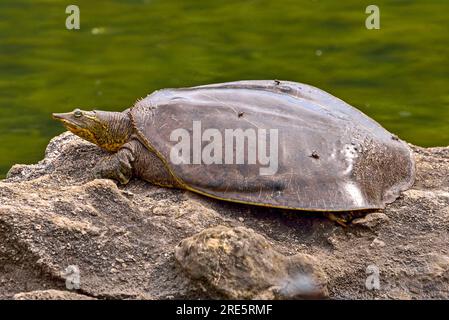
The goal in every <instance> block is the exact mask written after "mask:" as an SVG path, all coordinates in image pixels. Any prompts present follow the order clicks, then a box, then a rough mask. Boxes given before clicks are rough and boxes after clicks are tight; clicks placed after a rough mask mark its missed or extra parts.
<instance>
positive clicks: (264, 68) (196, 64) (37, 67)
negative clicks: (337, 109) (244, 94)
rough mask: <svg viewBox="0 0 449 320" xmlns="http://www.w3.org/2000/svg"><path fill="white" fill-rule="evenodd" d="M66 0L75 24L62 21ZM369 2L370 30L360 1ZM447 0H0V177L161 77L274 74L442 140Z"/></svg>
mask: <svg viewBox="0 0 449 320" xmlns="http://www.w3.org/2000/svg"><path fill="white" fill-rule="evenodd" d="M70 4H76V5H78V6H79V8H80V12H81V29H80V30H67V29H66V27H65V20H66V18H67V16H68V15H67V14H66V13H65V9H66V7H67V6H68V5H70ZM369 4H376V5H377V6H379V8H380V21H381V23H380V26H381V29H380V30H367V29H366V28H365V19H366V18H367V16H368V14H366V13H365V9H366V7H367V6H368V5H369ZM448 12H449V1H446V0H439V1H438V0H433V1H429V0H428V1H405V0H396V1H380V0H376V1H375V3H373V1H360V0H346V1H335V0H315V1H312V0H302V1H301V0H286V1H273V0H248V1H243V0H214V1H210V0H196V1H193V0H192V1H181V0H179V1H174V0H128V1H125V0H120V1H119V0H108V1H105V0H96V1H89V0H78V1H57V0H1V1H0V178H3V177H4V176H5V174H6V172H7V171H8V169H9V168H10V167H11V166H12V165H13V164H15V163H33V162H36V161H38V160H40V159H41V158H42V157H43V155H44V151H45V146H46V145H47V143H48V141H49V140H50V139H51V138H52V137H53V136H55V135H57V134H59V133H61V132H63V131H64V129H63V127H62V126H61V125H60V124H58V123H56V122H55V121H53V120H51V118H50V115H51V113H52V112H63V111H71V110H72V109H74V108H75V107H82V108H84V109H94V108H95V109H105V110H117V111H119V110H120V111H121V110H124V109H126V108H128V107H130V106H131V105H132V104H133V103H134V102H135V100H136V99H137V98H140V97H144V96H146V95H147V94H148V93H151V92H152V91H154V90H156V89H159V88H165V87H185V86H194V85H199V84H207V83H214V82H224V81H232V80H243V79H283V80H292V81H297V82H304V83H307V84H311V85H314V86H317V87H319V88H321V89H324V90H326V91H328V92H330V93H332V94H333V95H335V96H337V97H339V98H341V99H343V100H345V101H347V102H348V103H350V104H352V105H353V106H355V107H357V108H359V109H361V110H362V111H363V112H365V113H366V114H367V115H369V116H371V117H372V118H374V119H375V120H377V121H378V122H380V123H381V124H382V125H383V126H384V127H385V128H387V129H388V130H390V131H391V132H393V133H395V134H397V135H398V136H399V137H401V138H402V139H405V140H407V141H408V142H411V143H414V144H417V145H421V146H442V145H449V46H448V44H449V21H448V20H449V19H448Z"/></svg>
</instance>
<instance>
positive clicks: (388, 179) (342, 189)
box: [131, 80, 415, 211]
mask: <svg viewBox="0 0 449 320" xmlns="http://www.w3.org/2000/svg"><path fill="white" fill-rule="evenodd" d="M131 117H132V119H133V122H134V125H135V127H136V130H137V132H138V133H139V136H140V139H141V140H142V142H143V143H144V144H145V145H146V146H147V148H148V149H149V150H152V151H153V152H155V153H156V154H157V155H158V156H159V157H160V158H161V159H162V160H163V161H164V163H165V164H166V166H167V168H168V170H169V171H170V172H171V174H172V175H173V176H174V177H175V179H176V180H177V181H178V182H179V184H181V185H182V186H183V187H184V188H185V189H188V190H191V191H195V192H198V193H201V194H204V195H207V196H211V197H214V198H218V199H223V200H229V201H233V202H241V203H248V204H254V205H262V206H269V207H279V208H288V209H298V210H308V211H309V210H310V211H350V210H363V209H376V208H383V207H385V204H387V203H390V202H393V201H394V200H395V199H396V198H397V197H398V196H399V194H400V192H401V191H404V190H406V189H408V188H409V187H410V186H411V185H412V184H413V182H414V178H415V167H414V160H413V154H412V151H411V149H410V148H409V146H408V145H407V144H406V143H405V142H404V141H402V140H400V139H398V138H397V137H396V136H394V135H393V134H391V133H390V132H388V131H387V130H385V129H384V128H383V127H382V126H380V125H379V124H378V123H377V122H375V121H374V120H372V119H371V118H369V117H368V116H366V115H365V114H363V113H362V112H360V111H359V110H357V109H355V108H354V107H351V106H350V105H348V104H347V103H345V102H344V101H342V100H340V99H338V98H336V97H334V96H332V95H331V94H328V93H326V92H324V91H322V90H320V89H317V88H315V87H312V86H309V85H305V84H301V83H295V82H288V81H277V80H275V81H270V80H261V81H238V82H228V83H221V84H212V85H205V86H198V87H192V88H180V89H163V90H159V91H156V92H154V93H152V94H151V95H149V96H147V97H146V98H144V99H142V100H140V101H138V102H137V103H136V104H135V105H134V106H133V108H132V109H131ZM194 121H196V123H197V124H198V123H200V124H201V130H202V132H204V131H205V130H206V129H218V130H219V132H220V133H221V134H222V136H223V141H224V142H223V143H222V154H223V155H224V154H225V152H226V150H225V144H226V143H225V139H224V137H225V130H226V129H233V130H234V129H242V130H243V131H245V130H247V129H251V130H253V131H254V132H256V133H257V132H259V131H260V130H261V129H265V130H266V131H265V132H267V135H266V138H267V141H266V146H268V147H267V150H269V151H273V148H271V149H269V146H270V140H269V136H270V134H268V133H269V132H271V131H270V129H275V130H277V133H278V140H277V141H278V144H277V145H278V150H277V170H276V172H275V173H273V174H271V175H262V174H261V170H260V169H261V168H266V167H267V165H266V163H265V164H262V163H261V161H259V160H260V159H259V158H257V159H256V160H257V161H256V163H255V164H254V163H248V155H249V153H246V154H245V162H244V163H243V164H236V163H235V162H236V161H234V163H224V162H225V161H224V160H223V161H222V162H223V163H221V164H220V163H212V164H205V163H204V161H202V160H200V163H198V161H196V163H194V162H195V161H194V159H193V155H192V156H191V157H190V158H189V160H190V163H184V164H175V163H174V161H172V159H171V157H170V152H171V150H172V148H173V147H174V146H175V145H176V144H178V143H179V141H180V140H179V139H176V140H175V141H171V139H170V136H171V134H172V133H173V131H174V130H176V129H185V130H187V131H188V132H189V133H190V134H191V135H193V134H194V133H193V132H192V131H193V126H194ZM261 132H263V131H261ZM172 140H173V139H172ZM191 140H192V142H191V149H190V150H192V149H193V148H194V147H193V144H194V143H195V142H194V141H193V140H194V139H193V138H192V139H191ZM211 141H212V140H206V141H202V142H200V143H201V150H204V148H205V147H206V146H207V145H208V144H209V143H210V142H211ZM273 141H276V140H273ZM246 143H247V144H246V146H247V145H249V142H248V141H246ZM257 143H258V144H257V150H259V148H261V147H260V144H259V141H257ZM232 148H233V150H234V152H236V145H233V146H232ZM228 151H229V150H228ZM253 151H254V150H253ZM269 151H267V153H266V154H269ZM247 152H248V151H247ZM214 154H215V153H214ZM184 156H185V155H184ZM223 159H224V156H223ZM197 160H198V159H197ZM187 162H189V161H187ZM148 170H151V168H148Z"/></svg>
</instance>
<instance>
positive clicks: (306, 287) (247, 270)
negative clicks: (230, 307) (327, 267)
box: [175, 226, 328, 299]
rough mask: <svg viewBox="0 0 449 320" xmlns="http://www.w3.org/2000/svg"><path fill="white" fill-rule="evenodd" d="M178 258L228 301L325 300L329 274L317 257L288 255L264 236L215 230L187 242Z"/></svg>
mask: <svg viewBox="0 0 449 320" xmlns="http://www.w3.org/2000/svg"><path fill="white" fill-rule="evenodd" d="M175 257H176V260H177V261H178V262H179V263H180V264H181V266H182V267H183V268H184V269H185V270H186V271H187V273H188V274H190V275H191V276H192V277H193V278H194V279H198V280H204V281H205V283H207V285H208V286H209V287H210V288H212V289H213V290H215V291H217V292H220V293H222V294H223V295H224V297H226V298H229V299H260V298H264V299H274V298H280V299H290V298H309V297H310V298H318V297H326V296H327V294H328V291H327V288H326V276H325V274H324V273H323V271H322V270H321V268H320V266H319V262H318V261H316V260H315V259H314V258H313V257H311V256H309V255H306V254H302V253H298V254H296V255H293V256H288V257H287V256H285V255H282V254H280V253H278V252H277V251H276V250H274V249H273V246H272V245H271V244H270V243H269V242H268V241H267V240H266V239H265V238H264V237H263V236H261V235H260V234H257V233H256V232H254V231H253V230H251V229H247V228H244V227H237V228H228V227H224V226H217V227H213V228H209V229H206V230H204V231H202V232H200V233H198V234H195V235H194V236H193V237H190V238H187V239H184V240H182V241H181V243H180V244H179V245H178V246H177V247H176V249H175Z"/></svg>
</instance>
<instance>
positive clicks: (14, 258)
mask: <svg viewBox="0 0 449 320" xmlns="http://www.w3.org/2000/svg"><path fill="white" fill-rule="evenodd" d="M414 150H415V154H416V163H417V181H416V183H415V185H414V186H413V188H411V189H410V190H408V191H406V192H404V193H403V195H402V196H401V197H400V198H399V199H398V200H397V201H395V202H394V203H393V204H391V205H389V206H388V207H387V208H386V209H385V210H383V211H379V212H373V213H369V214H368V215H367V216H365V217H362V218H359V219H357V220H355V221H354V222H353V223H352V224H351V225H350V226H349V227H347V228H343V227H341V226H339V225H337V224H335V223H334V222H332V221H330V220H329V219H327V218H325V217H324V216H323V215H321V214H317V213H306V212H295V211H286V210H275V209H267V208H258V207H251V206H244V205H238V204H232V203H226V202H220V201H215V200H211V199H208V198H205V197H201V196H198V195H195V194H192V193H190V192H184V191H179V190H170V189H163V188H159V187H155V186H152V185H150V184H148V183H146V182H143V181H140V180H133V181H132V182H131V183H130V184H129V185H127V186H126V187H117V186H116V184H115V183H114V182H112V181H110V180H94V179H93V178H92V168H93V166H94V165H95V164H96V163H97V162H98V160H99V159H100V158H101V157H102V156H104V155H105V153H103V152H102V151H100V150H99V149H98V148H97V147H96V146H94V145H92V144H89V143H87V142H84V141H82V140H81V139H79V138H77V137H75V136H74V135H72V134H70V133H64V134H62V135H60V136H58V137H56V138H54V139H53V140H52V141H51V142H50V144H49V145H48V148H47V151H46V156H45V159H44V160H42V161H41V162H39V163H38V164H36V165H16V166H14V167H13V168H11V170H10V172H9V174H8V177H7V179H6V180H3V181H1V182H0V298H7V299H12V298H17V299H18V298H21V299H22V298H30V299H31V298H38V299H39V298H42V299H43V298H49V297H50V298H52V299H58V298H74V297H78V298H82V297H94V298H111V299H119V298H126V299H176V298H220V297H224V298H234V297H242V298H253V297H261V298H273V297H274V298H276V297H280V298H284V297H288V296H289V295H290V296H291V295H292V293H288V291H289V290H290V289H289V290H287V289H285V288H293V287H291V286H290V287H285V286H283V285H282V284H281V285H280V284H279V283H275V282H276V281H274V282H273V279H275V278H282V279H290V275H291V274H294V272H292V271H291V270H298V268H299V269H300V268H301V266H305V265H307V270H305V274H306V277H305V278H304V279H310V277H309V276H311V277H312V278H317V279H320V280H319V281H318V282H317V283H318V284H319V285H320V286H321V287H320V288H321V290H322V291H321V292H325V291H326V288H327V290H328V296H329V297H330V298H331V299H344V298H349V299H359V298H366V299H373V298H392V299H411V298H434V299H435V298H436V299H442V298H445V299H447V298H449V234H448V231H449V148H429V149H424V148H419V147H414ZM218 226H220V227H218ZM244 228H246V229H248V230H247V231H246V229H244ZM217 230H218V231H217ZM207 237H211V238H213V239H214V240H213V242H214V243H215V245H216V246H218V247H220V246H221V247H222V249H219V250H224V251H217V250H218V249H216V248H214V246H212V247H211V246H204V243H205V240H204V239H205V238H207ZM181 241H182V242H181ZM206 242H207V241H206ZM239 243H240V244H243V245H246V246H245V247H244V249H242V250H238V247H239V245H238V244H239ZM226 245H227V246H228V247H229V248H232V250H228V251H226V250H225V249H223V248H225V247H226ZM188 248H190V249H188ZM264 248H265V249H264ZM175 252H176V253H175ZM218 254H221V255H220V257H221V258H222V259H223V261H228V262H229V263H225V264H223V265H222V266H224V268H222V269H221V270H222V271H223V272H222V274H221V277H223V278H222V279H221V280H220V279H219V280H217V278H214V276H213V275H210V274H209V272H213V271H214V270H217V269H214V268H216V265H215V266H214V265H212V263H220V261H214V257H217V255H218ZM238 254H243V256H237V255H238ZM262 255H264V258H263V259H262V258H261V256H262ZM175 256H176V257H175ZM195 257H198V258H195ZM289 260H291V261H289ZM232 261H235V262H236V263H243V262H244V261H246V262H248V261H249V262H248V263H243V264H242V265H238V264H232V263H231V262H232ZM276 262H278V263H279V264H280V265H279V268H277V267H276V266H274V265H269V264H270V263H276ZM70 266H72V267H73V266H76V268H77V269H78V270H79V277H80V287H79V289H77V290H73V291H71V292H70V291H68V289H67V288H66V280H67V277H69V276H70V275H68V274H67V270H68V268H70ZM239 268H241V269H239ZM290 268H293V269H290ZM238 270H241V273H238ZM271 271H272V272H271ZM254 272H256V273H258V274H253V273H254ZM377 274H378V280H379V281H378V286H377V282H376V279H375V278H376V276H377ZM304 279H302V280H301V279H300V280H298V281H300V282H301V281H303V283H302V284H301V285H300V286H299V289H300V290H302V289H304V286H305V285H304ZM320 281H322V282H320ZM287 282H288V281H287ZM305 282H307V281H305ZM323 282H325V283H323ZM367 285H368V288H371V289H372V290H369V289H368V288H367ZM306 287H307V286H306ZM282 288H284V290H283V289H282ZM294 288H296V287H294ZM376 288H378V289H376ZM296 289H297V288H296ZM296 289H295V290H296ZM55 290H58V291H55ZM62 291H65V292H66V293H64V292H63V293H61V292H62ZM75 293H76V294H78V295H80V296H74V295H72V294H75ZM300 295H301V294H300Z"/></svg>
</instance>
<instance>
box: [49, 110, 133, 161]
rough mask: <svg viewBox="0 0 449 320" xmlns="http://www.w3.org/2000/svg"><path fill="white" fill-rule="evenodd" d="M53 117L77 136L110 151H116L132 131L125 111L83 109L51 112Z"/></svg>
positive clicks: (127, 139)
mask: <svg viewBox="0 0 449 320" xmlns="http://www.w3.org/2000/svg"><path fill="white" fill-rule="evenodd" d="M53 119H55V120H58V121H61V122H62V124H63V125H64V126H65V127H66V128H67V129H68V130H69V131H71V132H72V133H74V134H76V135H77V136H79V137H81V138H83V139H85V140H87V141H89V142H92V143H95V144H96V145H98V146H99V147H101V148H103V149H105V150H107V151H110V152H115V151H117V150H118V149H119V148H120V147H121V146H122V145H123V144H125V143H126V142H128V141H129V138H130V136H131V131H132V124H131V120H130V119H129V116H128V113H127V112H106V111H97V110H94V111H84V110H80V109H75V110H74V111H72V112H67V113H53Z"/></svg>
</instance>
